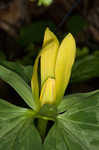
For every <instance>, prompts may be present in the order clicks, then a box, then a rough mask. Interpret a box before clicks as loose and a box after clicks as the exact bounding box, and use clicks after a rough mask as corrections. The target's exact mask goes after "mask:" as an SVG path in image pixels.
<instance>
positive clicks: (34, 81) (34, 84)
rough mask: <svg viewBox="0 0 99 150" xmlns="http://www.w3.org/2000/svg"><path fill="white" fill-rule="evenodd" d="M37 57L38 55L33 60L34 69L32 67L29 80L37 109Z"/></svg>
mask: <svg viewBox="0 0 99 150" xmlns="http://www.w3.org/2000/svg"><path fill="white" fill-rule="evenodd" d="M39 57H40V55H38V57H37V58H36V60H35V63H34V67H33V74H32V80H31V87H32V93H33V98H34V100H35V103H36V106H37V107H39V83H38V64H39Z"/></svg>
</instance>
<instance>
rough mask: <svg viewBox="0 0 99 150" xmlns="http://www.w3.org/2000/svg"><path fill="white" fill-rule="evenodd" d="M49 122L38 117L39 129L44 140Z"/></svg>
mask: <svg viewBox="0 0 99 150" xmlns="http://www.w3.org/2000/svg"><path fill="white" fill-rule="evenodd" d="M47 123H48V120H44V119H38V130H39V132H40V135H41V137H42V139H43V140H44V138H45V134H46V128H47Z"/></svg>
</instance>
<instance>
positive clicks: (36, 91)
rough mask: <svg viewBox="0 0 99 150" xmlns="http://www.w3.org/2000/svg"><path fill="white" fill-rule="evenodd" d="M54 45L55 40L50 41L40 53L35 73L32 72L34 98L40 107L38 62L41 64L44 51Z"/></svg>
mask: <svg viewBox="0 0 99 150" xmlns="http://www.w3.org/2000/svg"><path fill="white" fill-rule="evenodd" d="M53 45H54V42H52V41H51V42H49V43H48V44H47V45H46V46H45V47H44V48H43V49H42V50H41V51H40V53H39V55H38V56H37V58H36V60H35V63H34V67H33V74H32V80H31V87H32V93H33V98H34V100H35V102H36V104H37V105H36V106H37V107H39V103H40V102H39V92H40V91H39V81H38V64H39V59H40V57H41V55H43V53H45V52H46V51H49V50H50V49H51V48H52V47H53Z"/></svg>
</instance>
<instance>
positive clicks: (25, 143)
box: [0, 99, 42, 150]
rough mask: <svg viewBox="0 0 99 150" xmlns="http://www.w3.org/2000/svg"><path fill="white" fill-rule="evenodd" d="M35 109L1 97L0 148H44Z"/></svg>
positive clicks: (16, 149)
mask: <svg viewBox="0 0 99 150" xmlns="http://www.w3.org/2000/svg"><path fill="white" fill-rule="evenodd" d="M33 115H34V114H33V111H31V110H28V109H25V108H21V107H17V106H14V105H12V104H9V103H8V102H6V101H3V100H2V99H0V150H33V148H34V149H35V150H42V145H41V139H40V136H39V134H38V132H37V130H36V128H35V127H34V125H33V117H34V116H33Z"/></svg>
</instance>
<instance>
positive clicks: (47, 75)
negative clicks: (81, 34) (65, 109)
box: [31, 28, 76, 106]
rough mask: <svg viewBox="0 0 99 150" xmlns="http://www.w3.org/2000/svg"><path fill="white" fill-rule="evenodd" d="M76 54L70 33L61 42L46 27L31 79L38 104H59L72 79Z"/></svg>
mask: <svg viewBox="0 0 99 150" xmlns="http://www.w3.org/2000/svg"><path fill="white" fill-rule="evenodd" d="M75 54H76V44H75V40H74V38H73V36H72V35H71V34H70V33H69V34H68V35H67V36H66V37H65V38H64V39H63V41H62V42H61V44H59V42H58V39H57V38H56V36H55V35H54V34H53V33H52V32H51V31H50V30H49V29H48V28H47V29H46V31H45V35H44V41H43V46H42V50H41V52H40V53H39V55H38V57H37V58H36V61H35V64H34V68H33V75H32V80H31V86H32V92H33V97H34V99H35V102H36V103H37V105H39V104H40V105H41V106H42V105H43V104H55V105H58V104H59V102H60V100H61V99H62V97H63V95H64V92H65V89H66V87H67V85H68V82H69V79H70V75H71V70H72V65H73V63H74V60H75ZM38 64H40V77H39V78H40V81H39V79H38ZM39 82H40V85H39Z"/></svg>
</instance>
